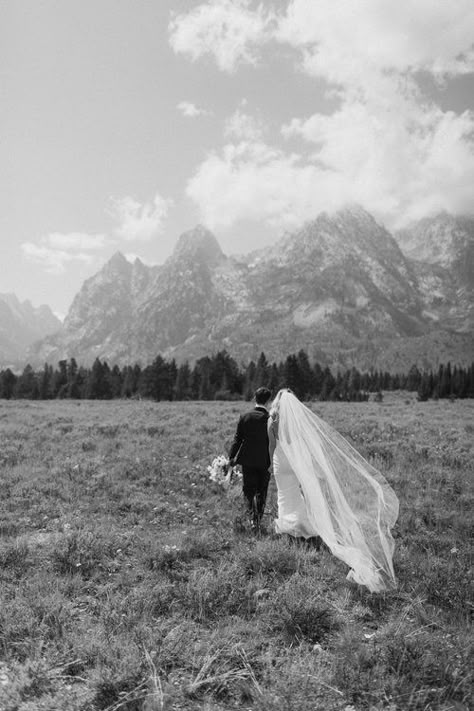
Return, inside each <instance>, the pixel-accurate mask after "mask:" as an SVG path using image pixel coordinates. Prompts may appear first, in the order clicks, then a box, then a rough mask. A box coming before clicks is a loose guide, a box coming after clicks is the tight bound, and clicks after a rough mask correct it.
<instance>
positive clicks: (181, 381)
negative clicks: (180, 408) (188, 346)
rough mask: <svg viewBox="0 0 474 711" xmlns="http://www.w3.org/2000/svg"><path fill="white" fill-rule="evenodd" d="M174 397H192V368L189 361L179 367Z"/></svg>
mask: <svg viewBox="0 0 474 711" xmlns="http://www.w3.org/2000/svg"><path fill="white" fill-rule="evenodd" d="M174 397H175V400H190V399H191V397H192V381H191V368H190V367H189V363H188V361H186V362H185V363H183V364H182V365H180V366H179V368H178V373H177V375H176V383H175V392H174Z"/></svg>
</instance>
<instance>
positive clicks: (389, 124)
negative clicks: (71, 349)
mask: <svg viewBox="0 0 474 711" xmlns="http://www.w3.org/2000/svg"><path fill="white" fill-rule="evenodd" d="M473 188H474V3H473V2H472V0H450V2H446V0H258V2H254V1H253V0H208V1H207V2H200V1H199V0H194V1H193V0H0V293H8V292H14V293H15V294H16V295H17V296H18V297H19V298H20V299H21V300H25V299H29V300H30V301H31V302H32V303H33V304H34V305H35V306H38V305H40V304H43V303H46V304H49V305H50V306H51V308H52V309H53V310H54V311H55V312H56V313H57V314H58V315H60V316H64V315H65V314H66V313H67V310H68V308H69V306H70V304H71V301H72V299H73V297H74V295H75V294H76V293H77V292H78V290H79V289H80V287H81V285H82V283H83V281H84V280H85V279H87V278H88V277H90V276H91V275H93V274H95V273H96V272H97V271H98V270H99V269H100V268H101V267H102V266H103V264H104V263H105V262H106V261H107V259H109V258H110V257H111V256H112V254H113V253H114V252H116V251H117V250H120V251H121V252H122V253H123V254H125V255H126V256H127V258H129V259H131V260H133V259H135V258H136V257H139V258H140V259H142V261H144V262H145V263H146V264H160V263H162V262H163V261H164V260H165V259H166V258H167V257H168V256H169V255H170V254H171V253H172V251H173V248H174V246H175V244H176V241H177V239H178V237H179V235H180V234H181V233H182V232H183V231H185V230H188V229H192V228H193V227H194V226H196V225H197V224H199V223H200V224H204V225H206V226H207V227H208V228H209V229H211V230H212V231H213V232H214V234H215V235H216V237H217V239H218V240H219V243H220V244H221V247H222V249H223V250H224V252H225V253H227V254H239V253H246V252H249V251H251V250H252V249H256V248H260V247H264V246H265V245H268V244H271V243H272V242H274V241H275V240H277V239H279V238H280V237H281V235H282V234H283V233H284V232H286V231H288V230H294V229H296V228H298V227H299V226H300V225H301V224H303V223H304V222H306V221H308V220H311V219H314V218H315V217H316V216H317V215H318V214H319V213H320V212H321V211H332V210H335V209H338V208H339V207H341V206H343V205H346V204H350V203H358V204H360V205H362V206H363V207H365V208H366V209H367V210H368V211H369V212H371V213H372V214H373V215H374V216H375V217H376V219H377V220H378V221H379V222H381V223H382V224H385V225H386V226H387V227H388V228H389V229H396V228H398V227H401V226H404V225H405V224H407V223H409V222H410V221H413V220H416V219H418V218H420V217H423V216H426V215H430V214H436V213H438V212H440V211H443V210H447V211H449V212H453V213H464V214H467V213H472V212H474V200H473V197H474V195H473Z"/></svg>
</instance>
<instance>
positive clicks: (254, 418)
mask: <svg viewBox="0 0 474 711" xmlns="http://www.w3.org/2000/svg"><path fill="white" fill-rule="evenodd" d="M268 417H269V414H268V410H267V409H266V408H265V407H263V406H261V405H257V406H256V407H255V409H254V410H252V412H247V413H246V414H245V415H242V417H241V418H240V420H239V422H238V425H237V432H236V433H235V437H234V441H233V442H232V446H231V448H230V451H229V459H230V461H231V462H232V463H235V464H240V465H241V466H242V475H243V492H244V496H245V498H246V500H247V504H248V510H249V513H251V514H252V517H253V520H254V522H255V523H258V521H259V520H260V519H261V517H262V514H263V512H264V509H265V503H266V500H267V490H268V482H269V481H270V472H269V471H268V469H269V467H270V453H269V451H268V432H267V422H268Z"/></svg>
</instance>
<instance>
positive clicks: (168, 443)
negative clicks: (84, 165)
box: [0, 394, 474, 711]
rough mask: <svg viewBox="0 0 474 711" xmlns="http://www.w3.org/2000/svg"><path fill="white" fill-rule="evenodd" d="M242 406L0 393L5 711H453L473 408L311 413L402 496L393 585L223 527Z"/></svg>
mask: <svg viewBox="0 0 474 711" xmlns="http://www.w3.org/2000/svg"><path fill="white" fill-rule="evenodd" d="M248 406H249V405H248V404H247V403H241V402H233V403H225V402H212V403H204V402H189V403H179V402H176V403H154V402H147V401H142V402H140V401H110V402H97V401H89V402H88V401H77V402H74V401H54V402H27V401H0V709H1V711H36V710H37V709H42V710H51V711H52V710H58V709H60V710H62V709H64V710H65V711H95V710H96V709H102V710H108V711H119V710H126V711H158V710H160V711H162V710H165V711H171V710H172V709H196V710H197V711H217V710H218V709H232V708H238V709H248V710H252V711H270V710H273V709H284V710H288V711H308V710H309V711H310V710H312V709H321V710H323V711H332V710H335V709H340V710H341V711H359V709H372V711H381V710H382V709H388V710H389V711H397V710H398V709H413V710H415V709H416V710H419V711H429V710H431V709H440V710H442V711H448V710H452V711H467V710H468V708H470V706H471V703H472V699H471V698H470V693H471V687H472V676H471V675H470V674H471V670H472V668H474V659H473V654H472V649H473V648H472V628H471V627H470V620H471V616H472V609H473V608H472V592H473V590H472V568H471V544H470V539H469V536H470V535H471V533H472V509H473V507H472V504H473V492H472V485H471V482H472V475H473V468H474V464H473V462H474V401H472V400H471V401H467V400H465V401H455V402H448V401H438V402H434V401H429V402H425V403H418V402H417V401H416V400H415V399H414V398H413V396H412V395H410V396H408V395H406V394H386V395H385V399H384V402H382V403H374V402H369V403H329V402H325V403H314V404H312V405H311V406H312V407H313V408H315V409H316V410H317V412H318V414H320V415H321V416H322V417H323V418H325V419H326V420H327V421H328V422H330V423H331V424H332V425H334V426H335V427H336V428H337V429H338V430H339V431H340V432H341V433H342V434H343V435H344V436H346V437H347V438H348V439H349V441H351V442H352V443H353V444H354V446H355V447H356V448H357V449H358V450H359V451H360V452H361V453H362V454H363V455H364V456H366V457H367V458H369V459H370V461H372V462H373V463H375V464H376V466H378V468H379V469H380V470H381V471H382V473H383V474H384V476H385V477H386V478H387V479H388V480H389V482H390V483H391V485H392V486H393V487H394V489H395V491H396V492H397V495H398V497H399V499H400V517H399V521H398V523H397V526H396V528H395V530H394V536H395V538H396V553H395V559H394V564H395V571H396V574H397V577H398V581H399V587H398V590H396V591H394V592H390V593H387V594H371V593H369V592H368V591H367V590H365V589H363V588H360V587H358V586H356V585H354V584H352V583H349V582H347V581H346V573H347V568H346V566H345V565H344V564H343V563H341V562H340V561H338V560H336V559H335V558H334V557H333V556H331V554H330V553H329V551H328V550H327V549H325V548H324V547H323V548H322V549H321V550H320V551H317V550H316V549H315V548H311V547H308V546H306V545H302V544H300V543H295V542H291V541H289V540H287V539H286V538H277V537H276V536H275V535H273V534H272V533H271V525H270V524H271V514H272V511H273V512H274V511H275V502H276V492H275V485H274V483H273V482H272V483H271V486H270V494H269V503H268V507H267V510H268V511H269V515H268V516H267V517H266V518H267V525H268V529H269V531H268V533H265V534H262V535H260V536H258V537H256V536H255V535H252V533H251V532H250V531H249V530H248V529H247V528H246V527H245V526H242V525H240V524H239V521H240V516H241V513H242V500H241V495H240V489H239V487H238V486H236V487H234V488H232V489H231V490H229V491H224V490H222V489H221V488H220V487H219V486H218V485H216V484H213V483H211V482H210V481H209V478H208V473H207V471H206V467H207V465H208V464H210V463H211V461H212V459H213V458H214V457H215V456H217V455H218V454H221V453H224V452H225V451H226V450H227V448H228V446H229V444H230V441H231V438H232V435H233V433H234V428H235V425H236V422H237V418H238V416H239V414H241V413H242V412H243V411H245V409H247V408H248Z"/></svg>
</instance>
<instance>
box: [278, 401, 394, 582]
mask: <svg viewBox="0 0 474 711" xmlns="http://www.w3.org/2000/svg"><path fill="white" fill-rule="evenodd" d="M273 435H276V442H275V444H276V449H275V451H274V454H273V470H274V474H275V481H276V484H277V488H278V518H277V519H276V522H275V527H276V531H277V532H279V533H289V534H290V535H293V536H297V537H299V536H302V537H305V538H309V537H312V536H316V535H319V536H320V537H321V538H322V539H323V541H324V542H325V543H326V545H327V546H328V547H329V549H330V550H331V552H332V553H333V554H334V555H335V556H337V557H338V558H340V559H341V560H343V561H344V562H345V563H346V564H347V565H348V566H349V567H350V568H351V570H350V572H349V574H348V578H349V579H351V580H354V581H355V582H356V583H359V584H361V585H365V586H366V587H368V588H369V590H371V591H373V592H375V591H381V590H387V589H390V588H394V587H396V580H395V574H394V570H393V563H392V556H393V549H394V542H393V538H392V535H391V532H390V529H391V528H392V527H393V526H394V524H395V521H396V520H397V517H398V499H397V497H396V495H395V493H394V491H393V490H392V488H391V487H390V485H389V484H388V482H387V481H386V480H385V478H384V477H383V476H382V475H381V474H380V472H378V471H377V470H376V469H375V468H374V467H373V466H372V465H371V464H369V462H367V461H366V460H365V459H364V458H363V457H362V456H361V455H360V454H359V453H358V452H357V450H355V449H354V448H353V447H352V446H351V445H350V444H349V442H347V440H345V439H344V437H342V436H341V435H340V434H339V433H338V432H337V431H336V430H334V429H333V428H332V427H330V426H329V425H328V424H327V423H326V422H324V420H322V419H321V418H319V417H318V416H317V415H316V414H315V413H314V412H312V411H311V410H310V409H309V408H307V407H305V405H303V403H301V402H300V401H299V400H298V398H297V397H295V395H293V393H291V392H289V391H287V390H282V391H280V392H279V393H278V395H277V397H276V398H275V402H274V404H273V406H272V412H271V414H270V420H269V436H270V441H272V436H273Z"/></svg>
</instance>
